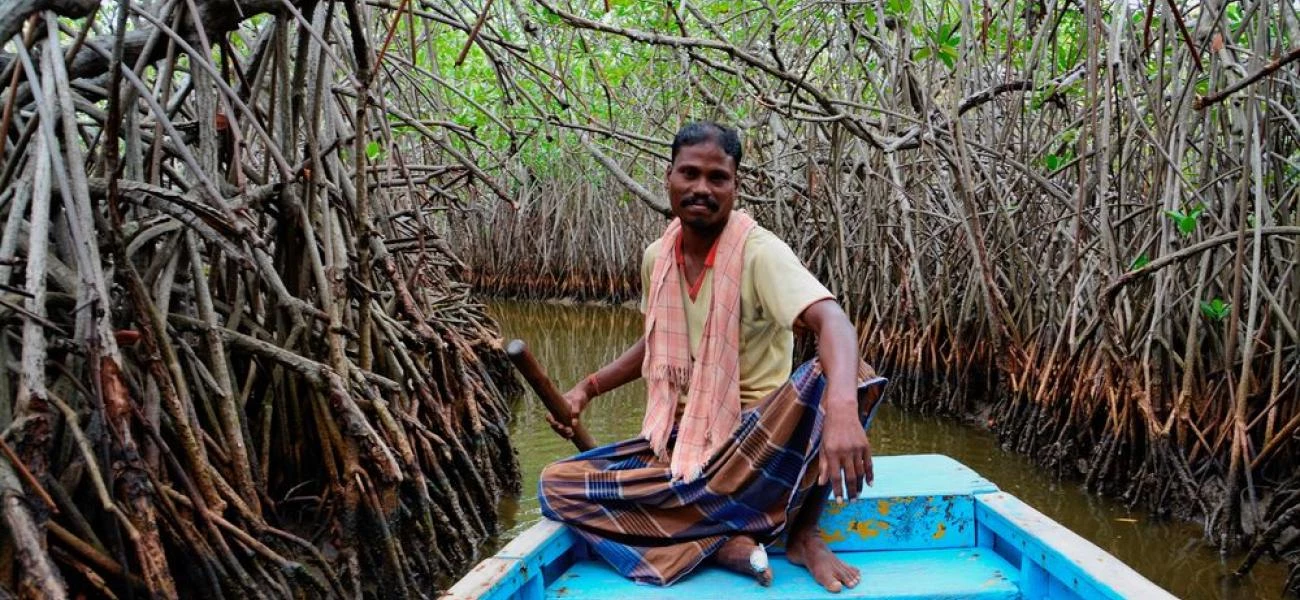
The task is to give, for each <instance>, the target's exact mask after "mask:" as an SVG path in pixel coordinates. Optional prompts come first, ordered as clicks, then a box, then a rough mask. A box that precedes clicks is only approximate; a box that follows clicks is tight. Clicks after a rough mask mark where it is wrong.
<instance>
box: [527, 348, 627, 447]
mask: <svg viewBox="0 0 1300 600" xmlns="http://www.w3.org/2000/svg"><path fill="white" fill-rule="evenodd" d="M644 361H645V336H642V337H641V338H640V339H638V340H637V341H636V343H635V344H632V346H631V347H629V348H628V349H627V350H625V351H624V352H623V354H622V355H620V356H619V357H618V358H616V359H614V360H613V361H612V362H610V363H609V364H607V365H605V366H604V367H601V368H600V370H598V371H596V372H595V373H592V374H591V375H588V376H587V377H585V378H584V379H583V380H582V381H579V382H578V383H577V384H576V385H574V386H573V388H572V389H570V390H569V391H567V392H565V393H564V401H565V404H568V406H569V411H570V417H569V418H570V419H572V421H573V422H574V423H577V422H578V416H579V415H581V414H582V411H583V409H585V408H587V404H588V403H589V402H591V399H592V398H595V397H596V396H599V395H601V394H605V393H608V392H611V391H613V390H615V389H617V388H620V387H622V386H623V385H624V384H626V383H631V382H633V381H636V380H637V379H640V378H641V363H642V362H644ZM546 420H547V422H549V423H550V424H551V429H554V430H555V432H556V433H558V434H560V435H562V436H564V437H565V438H571V437H573V428H572V427H569V426H568V425H565V424H563V423H558V422H556V421H555V419H552V418H551V415H550V413H547V415H546Z"/></svg>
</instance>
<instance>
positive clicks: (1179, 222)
mask: <svg viewBox="0 0 1300 600" xmlns="http://www.w3.org/2000/svg"><path fill="white" fill-rule="evenodd" d="M1204 210H1205V208H1204V207H1202V206H1200V205H1197V207H1196V208H1195V209H1193V210H1192V211H1191V212H1190V213H1184V212H1183V211H1181V210H1166V211H1165V216H1166V217H1169V220H1171V221H1173V222H1174V225H1175V226H1176V227H1178V233H1181V234H1183V235H1184V236H1189V235H1192V234H1193V233H1196V225H1197V223H1198V222H1199V219H1200V217H1201V213H1202V212H1204Z"/></svg>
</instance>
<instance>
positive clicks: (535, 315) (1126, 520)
mask: <svg viewBox="0 0 1300 600" xmlns="http://www.w3.org/2000/svg"><path fill="white" fill-rule="evenodd" d="M490 310H491V312H492V314H493V315H494V316H495V317H496V318H497V319H498V321H499V322H500V324H501V328H502V332H503V334H504V336H505V338H506V339H512V338H520V339H523V340H524V341H526V342H527V343H528V345H529V347H530V348H532V351H533V353H534V355H536V356H537V359H538V361H540V362H541V363H542V365H543V366H544V367H545V368H546V369H547V372H548V373H549V375H550V376H551V378H552V380H553V381H554V382H555V385H556V387H557V388H559V389H560V391H561V392H563V391H565V390H567V389H568V388H569V387H570V386H572V385H573V384H574V383H576V382H577V381H579V380H580V379H581V378H582V377H585V376H586V375H587V374H588V373H591V372H593V371H595V370H596V369H598V368H600V367H601V366H603V365H604V364H606V363H607V362H609V361H610V360H613V359H614V358H615V357H617V356H618V355H619V354H620V353H622V351H623V350H625V349H626V348H627V347H628V345H630V344H631V343H632V342H633V341H635V340H636V339H637V337H638V336H639V335H640V333H641V315H640V314H639V313H637V312H636V311H634V310H629V309H627V308H619V307H608V306H589V305H582V306H562V305H556V304H540V303H514V302H497V303H495V304H493V305H491V306H490ZM885 375H888V374H887V373H886V374H885ZM644 406H645V386H644V385H643V384H642V383H641V382H639V381H638V382H636V383H633V384H630V385H627V386H624V387H623V388H622V389H619V390H616V391H614V392H612V393H609V394H606V395H604V396H600V397H599V398H596V399H595V400H594V401H593V402H592V404H591V405H590V406H589V407H588V408H587V410H586V411H585V412H584V413H583V423H584V424H585V425H586V427H587V429H588V431H590V432H591V434H592V436H593V437H595V438H596V440H597V441H599V442H601V443H606V442H611V441H614V440H620V439H626V438H629V437H631V436H633V435H635V434H636V432H637V431H639V430H640V427H641V417H642V414H643V411H644ZM512 410H513V415H514V422H513V423H511V437H512V439H513V440H514V443H515V448H516V449H517V450H518V452H519V463H520V468H521V469H522V470H523V475H524V484H523V494H522V496H521V497H520V498H518V499H509V500H507V501H506V502H503V503H502V506H501V507H500V510H501V513H502V515H501V517H502V527H503V530H506V534H505V535H504V536H503V538H504V539H510V538H512V537H514V536H515V535H517V534H518V533H520V532H522V531H523V530H524V529H527V528H528V527H529V526H531V525H532V524H533V523H535V522H536V521H537V520H538V519H540V518H541V513H540V510H539V509H538V505H537V475H538V473H540V472H541V470H542V467H544V466H546V465H547V464H548V463H550V462H551V461H554V460H556V459H559V458H564V457H567V456H570V455H572V454H574V452H575V450H574V448H573V446H572V445H571V444H570V443H569V442H568V441H567V440H564V439H561V438H560V437H559V436H556V435H555V434H554V433H552V432H551V429H550V427H549V426H548V425H547V424H546V418H545V409H544V408H543V407H542V405H541V402H540V401H538V400H537V399H536V397H534V396H533V395H532V394H531V392H530V393H528V394H527V395H525V396H524V397H523V398H521V399H519V400H518V401H517V403H516V404H515V405H514V406H513V407H512ZM871 443H872V448H873V450H874V451H875V453H876V454H877V455H888V454H920V453H937V454H947V455H949V456H952V457H953V458H956V459H957V460H959V461H961V462H963V463H965V464H966V465H968V466H970V467H971V468H972V469H974V470H976V471H977V472H979V473H980V474H981V475H983V476H984V477H986V478H988V479H989V480H991V481H993V483H995V484H997V486H998V487H999V488H1001V489H1002V490H1004V491H1006V492H1009V493H1011V494H1014V495H1016V496H1018V497H1019V498H1020V499H1022V500H1024V501H1025V502H1027V503H1029V504H1030V505H1032V506H1034V507H1035V508H1037V509H1038V510H1040V511H1042V512H1043V513H1045V514H1047V515H1048V516H1049V517H1051V518H1053V519H1055V520H1056V521H1057V522H1059V523H1061V524H1063V525H1065V526H1066V527H1068V528H1070V529H1072V530H1074V531H1075V532H1076V533H1078V534H1079V535H1082V536H1083V537H1085V538H1087V539H1088V540H1089V541H1091V542H1092V543H1094V544H1097V545H1098V546H1100V547H1101V548H1103V549H1104V550H1106V551H1108V552H1110V553H1111V554H1114V555H1115V556H1117V557H1119V559H1120V560H1123V561H1124V562H1126V563H1128V564H1129V565H1130V566H1132V567H1133V568H1134V569H1136V570H1137V571H1138V572H1140V573H1142V574H1143V575H1144V576H1146V577H1147V578H1149V579H1151V580H1152V581H1154V582H1155V583H1157V584H1159V585H1160V586H1162V587H1164V588H1165V589H1167V590H1169V591H1171V592H1173V593H1174V594H1176V595H1178V596H1180V597H1183V598H1189V599H1193V598H1228V599H1232V600H1245V599H1255V598H1260V599H1263V598H1277V597H1278V596H1279V594H1280V592H1281V589H1282V582H1283V580H1284V578H1285V570H1284V568H1283V567H1282V566H1281V565H1278V564H1275V563H1272V562H1269V561H1268V560H1267V559H1265V561H1262V562H1261V564H1259V565H1258V566H1256V567H1255V570H1254V572H1252V573H1251V575H1250V576H1249V577H1247V578H1245V579H1244V580H1241V581H1237V580H1235V579H1234V578H1232V577H1231V575H1230V573H1231V571H1232V570H1233V569H1234V568H1236V566H1237V565H1238V564H1239V563H1240V557H1229V558H1226V559H1225V558H1220V556H1219V555H1218V553H1217V552H1215V551H1214V550H1213V549H1211V548H1208V547H1206V546H1205V544H1204V543H1203V541H1202V537H1201V530H1200V528H1199V527H1198V526H1197V525H1194V524H1188V523H1180V522H1168V521H1152V520H1149V519H1148V518H1147V516H1146V515H1145V514H1144V513H1142V512H1130V511H1128V510H1127V509H1125V508H1124V507H1123V506H1121V505H1118V504H1117V503H1115V502H1113V501H1109V500H1107V499H1104V498H1098V497H1096V496H1091V495H1089V494H1086V493H1084V492H1083V491H1082V489H1081V487H1080V486H1079V485H1078V483H1077V482H1069V481H1066V482H1062V481H1057V480H1055V479H1053V478H1052V477H1051V476H1049V475H1048V474H1046V473H1044V472H1043V471H1042V470H1040V469H1039V468H1037V467H1036V466H1034V464H1033V463H1032V462H1030V461H1029V460H1028V459H1027V458H1025V457H1023V456H1020V455H1017V454H1014V453H1009V452H1004V451H1003V450H1002V449H1001V448H999V446H998V444H997V441H996V439H995V438H994V437H993V435H992V434H990V433H989V432H987V431H983V430H979V429H975V428H972V427H969V426H965V425H962V424H958V423H955V422H953V421H950V420H947V419H941V418H934V417H923V416H917V415H911V414H907V413H904V412H902V411H900V410H896V409H894V408H893V407H892V406H890V405H889V404H888V403H886V405H885V406H884V407H883V408H881V410H880V413H879V414H878V415H877V418H876V421H875V424H874V425H873V430H872V433H871Z"/></svg>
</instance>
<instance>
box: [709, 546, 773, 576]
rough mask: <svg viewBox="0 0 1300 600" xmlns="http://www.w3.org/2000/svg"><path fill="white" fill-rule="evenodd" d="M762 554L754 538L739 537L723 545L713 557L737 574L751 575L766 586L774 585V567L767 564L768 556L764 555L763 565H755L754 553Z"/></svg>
mask: <svg viewBox="0 0 1300 600" xmlns="http://www.w3.org/2000/svg"><path fill="white" fill-rule="evenodd" d="M755 552H762V550H759V547H758V544H757V543H755V542H754V538H751V537H749V536H746V535H738V536H736V537H733V538H731V539H729V540H727V541H726V543H724V544H722V547H721V548H718V552H717V553H716V554H714V555H713V557H714V559H715V560H717V561H718V564H720V565H722V566H724V567H726V568H728V569H731V570H732V571H735V572H737V573H743V574H745V575H749V576H751V577H753V578H754V579H757V580H758V582H759V583H760V584H762V585H764V586H769V585H772V567H770V566H768V564H767V555H766V554H764V555H763V560H762V562H761V564H755V562H756V561H755V560H754V558H755V557H754V553H755Z"/></svg>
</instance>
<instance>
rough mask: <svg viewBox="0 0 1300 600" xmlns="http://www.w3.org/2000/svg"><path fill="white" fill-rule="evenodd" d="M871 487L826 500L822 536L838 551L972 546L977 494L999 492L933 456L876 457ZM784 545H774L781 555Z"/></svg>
mask: <svg viewBox="0 0 1300 600" xmlns="http://www.w3.org/2000/svg"><path fill="white" fill-rule="evenodd" d="M874 462H875V472H876V480H875V485H872V486H869V487H867V488H866V489H864V490H862V493H861V494H859V496H858V498H857V499H856V500H854V501H852V502H847V503H844V504H839V503H836V502H834V501H832V502H830V503H829V504H828V505H827V507H826V511H825V512H824V513H823V514H822V518H821V522H820V525H821V530H822V538H823V539H824V540H826V543H827V545H829V546H830V547H831V549H832V550H834V551H836V552H858V551H864V550H921V549H926V548H963V547H969V546H974V545H975V527H974V525H975V498H974V495H975V494H980V493H987V492H992V491H996V490H997V486H994V485H993V484H992V483H991V482H990V481H989V480H987V479H984V478H983V477H981V476H980V475H979V474H978V473H976V472H974V471H972V470H970V468H968V467H966V466H965V465H963V464H961V463H959V462H957V461H955V460H953V459H952V458H949V457H947V456H942V455H937V454H920V455H908V456H880V457H877V458H876V459H875V461H874ZM783 551H784V550H783V549H782V542H781V541H778V542H777V543H776V544H774V545H773V547H772V552H774V553H777V554H780V553H782V552H783Z"/></svg>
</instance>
